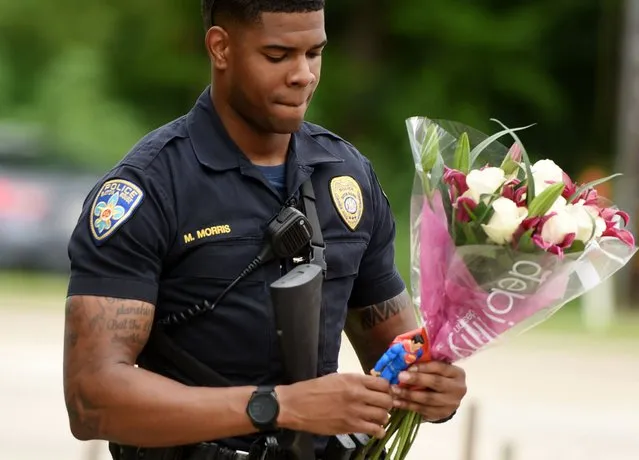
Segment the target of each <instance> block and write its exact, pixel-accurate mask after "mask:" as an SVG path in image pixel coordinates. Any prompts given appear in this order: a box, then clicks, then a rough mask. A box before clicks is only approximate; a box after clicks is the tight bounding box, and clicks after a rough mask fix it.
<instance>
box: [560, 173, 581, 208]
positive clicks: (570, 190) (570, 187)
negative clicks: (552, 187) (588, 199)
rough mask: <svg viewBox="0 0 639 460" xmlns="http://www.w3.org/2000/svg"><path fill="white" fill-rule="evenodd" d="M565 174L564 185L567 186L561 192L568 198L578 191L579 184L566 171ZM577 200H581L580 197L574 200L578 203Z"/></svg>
mask: <svg viewBox="0 0 639 460" xmlns="http://www.w3.org/2000/svg"><path fill="white" fill-rule="evenodd" d="M563 176H564V185H565V186H566V188H564V191H563V193H562V194H561V196H563V197H564V198H565V199H566V200H568V198H570V197H571V196H572V195H573V194H574V193H575V192H576V191H577V184H575V183H574V182H573V181H572V179H571V178H570V176H569V175H568V174H566V173H565V172H564V173H563ZM577 201H579V197H577V198H575V201H574V202H575V203H576V202H577Z"/></svg>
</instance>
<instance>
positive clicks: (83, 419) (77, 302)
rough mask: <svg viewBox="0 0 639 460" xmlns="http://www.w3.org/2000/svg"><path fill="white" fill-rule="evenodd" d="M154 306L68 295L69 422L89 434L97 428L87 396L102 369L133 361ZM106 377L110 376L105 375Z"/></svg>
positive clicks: (95, 413)
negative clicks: (69, 296)
mask: <svg viewBox="0 0 639 460" xmlns="http://www.w3.org/2000/svg"><path fill="white" fill-rule="evenodd" d="M154 311H155V308H154V307H153V305H150V304H147V303H144V302H140V301H133V300H121V299H113V298H106V297H85V296H79V297H72V298H69V299H67V303H66V308H65V328H64V394H65V401H66V405H67V412H68V415H69V419H70V421H71V424H72V425H73V426H75V427H76V429H79V428H77V427H81V430H83V431H82V432H83V433H87V436H90V435H93V434H94V433H96V432H97V431H98V430H99V425H100V419H99V415H98V414H99V411H98V410H97V407H96V404H95V401H93V400H92V398H91V397H90V396H89V395H88V394H87V392H88V391H91V387H92V386H93V385H96V383H99V382H100V380H101V379H102V378H103V376H104V371H106V372H109V368H110V367H111V366H114V365H121V364H127V365H133V364H135V361H136V359H137V356H138V354H139V353H140V352H141V351H142V348H143V347H144V345H145V344H146V341H147V340H148V337H149V333H150V331H151V327H152V325H153V316H154ZM107 378H108V377H107Z"/></svg>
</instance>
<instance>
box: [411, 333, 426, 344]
mask: <svg viewBox="0 0 639 460" xmlns="http://www.w3.org/2000/svg"><path fill="white" fill-rule="evenodd" d="M412 340H413V342H415V343H424V337H422V336H421V335H419V334H415V335H414V336H413V338H412Z"/></svg>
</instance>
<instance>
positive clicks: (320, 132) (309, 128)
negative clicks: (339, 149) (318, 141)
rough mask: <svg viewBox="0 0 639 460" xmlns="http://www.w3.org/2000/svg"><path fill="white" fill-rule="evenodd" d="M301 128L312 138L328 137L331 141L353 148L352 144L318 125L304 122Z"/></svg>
mask: <svg viewBox="0 0 639 460" xmlns="http://www.w3.org/2000/svg"><path fill="white" fill-rule="evenodd" d="M303 127H304V129H305V130H306V132H307V133H308V134H309V135H311V136H313V137H319V136H325V137H330V138H332V139H334V140H336V141H340V142H344V143H345V144H347V145H350V146H351V147H354V146H353V144H351V143H350V142H348V141H347V140H346V139H344V138H343V137H341V136H339V135H337V134H335V133H334V132H332V131H329V130H328V129H326V128H324V127H322V126H320V125H316V124H314V123H311V122H308V121H305V122H304V125H303Z"/></svg>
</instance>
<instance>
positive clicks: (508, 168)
mask: <svg viewBox="0 0 639 460" xmlns="http://www.w3.org/2000/svg"><path fill="white" fill-rule="evenodd" d="M516 149H521V146H520V145H519V144H518V143H515V144H513V146H512V147H511V148H510V150H509V151H508V154H507V155H506V157H505V158H504V161H502V163H501V166H500V168H501V169H502V170H503V171H504V173H505V174H506V176H510V175H512V174H515V173H516V172H517V171H518V170H519V167H520V164H519V162H518V161H515V160H514V159H513V153H514V152H515V151H516Z"/></svg>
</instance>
